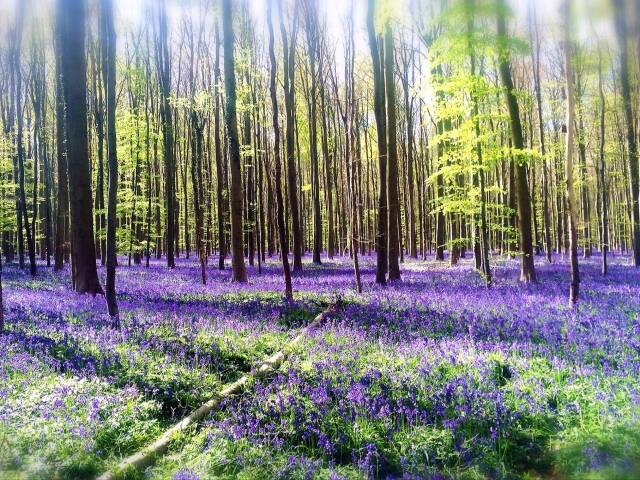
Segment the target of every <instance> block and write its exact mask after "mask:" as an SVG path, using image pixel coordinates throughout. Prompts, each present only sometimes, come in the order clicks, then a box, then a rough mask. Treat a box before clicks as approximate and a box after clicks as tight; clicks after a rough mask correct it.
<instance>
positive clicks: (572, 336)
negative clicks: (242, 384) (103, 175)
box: [0, 256, 640, 479]
mask: <svg viewBox="0 0 640 480" xmlns="http://www.w3.org/2000/svg"><path fill="white" fill-rule="evenodd" d="M598 260H599V259H598V257H594V258H591V259H584V260H582V259H581V273H582V285H581V287H582V291H583V295H582V299H581V301H580V302H579V304H578V306H577V308H573V307H571V306H570V304H569V302H568V300H567V289H568V280H567V279H568V266H567V264H566V261H565V260H564V259H563V258H561V257H557V258H554V263H553V264H551V265H549V264H546V263H545V262H543V261H542V260H540V261H539V263H538V265H537V268H538V272H539V284H535V285H522V284H520V283H519V282H518V281H517V274H518V265H517V262H516V260H502V261H498V264H497V265H496V267H495V282H494V285H493V287H492V288H491V289H487V288H485V287H484V283H483V281H482V279H481V278H480V277H479V276H478V274H477V273H476V272H475V271H474V270H473V268H472V266H471V264H470V263H469V261H468V260H465V261H464V262H462V263H461V265H460V266H457V267H448V266H447V265H444V264H437V263H435V262H433V261H427V262H418V261H408V262H407V263H405V264H404V265H403V281H402V283H399V284H396V285H390V286H387V287H385V288H382V287H378V286H375V283H374V274H375V272H374V259H370V258H366V257H365V258H364V260H363V280H364V293H363V294H362V295H360V296H357V295H355V293H354V291H353V274H352V267H351V263H350V261H349V259H348V258H340V259H336V260H335V261H326V262H325V263H324V264H323V265H322V266H313V265H311V264H310V263H307V262H305V270H304V272H303V273H302V274H301V275H299V276H294V278H293V284H294V297H295V300H294V302H293V303H291V304H286V303H285V302H284V300H283V299H282V296H281V291H282V278H281V270H280V267H279V265H278V264H277V262H275V260H274V261H273V262H268V263H267V265H266V266H264V267H263V271H262V273H261V274H258V273H257V270H256V269H250V271H249V278H250V280H249V283H248V284H247V285H240V286H239V285H238V284H233V283H231V282H230V274H229V272H228V271H224V272H219V271H218V270H215V269H214V268H209V272H208V273H209V283H208V285H206V286H203V285H201V284H200V283H199V269H198V266H197V264H196V261H194V260H185V259H180V260H179V262H178V266H177V267H176V268H175V269H174V270H173V271H170V272H169V271H167V270H166V268H165V267H164V266H162V265H160V264H153V263H152V266H151V267H150V268H148V269H147V268H145V267H144V266H135V267H126V266H121V267H120V268H119V269H118V282H117V286H118V298H119V303H120V310H121V314H122V325H123V328H122V331H121V332H118V331H116V330H114V329H112V328H111V327H110V325H109V320H108V316H107V315H106V308H105V306H104V299H103V298H102V297H96V298H91V297H89V296H82V295H77V294H75V293H73V292H72V291H71V290H70V288H69V286H68V285H67V282H68V272H62V273H60V274H53V273H51V272H50V271H48V270H45V269H44V268H43V269H42V272H43V273H42V274H41V275H39V277H37V279H36V280H32V279H31V278H30V277H29V276H28V274H27V273H23V272H19V271H17V270H16V269H15V268H13V267H11V266H9V267H8V268H6V269H5V271H4V285H5V308H6V324H7V329H8V333H7V334H5V335H3V336H1V337H0V353H1V360H0V376H1V378H2V384H1V387H0V442H2V444H3V445H4V447H3V448H0V471H2V472H4V473H2V477H3V478H91V477H94V476H96V475H97V474H99V473H100V472H102V471H103V470H105V469H107V468H109V467H110V466H113V465H114V464H115V463H116V462H117V461H118V460H119V459H121V458H122V457H124V456H126V455H129V454H131V453H134V452H135V451H137V450H138V449H140V448H142V447H143V446H144V445H145V444H147V443H149V442H150V441H151V440H153V439H154V438H155V437H157V436H158V435H159V434H160V433H161V432H162V431H164V430H165V429H166V428H168V427H169V426H170V425H171V424H173V423H174V422H175V421H177V420H178V419H179V418H181V417H183V416H184V415H185V414H187V413H188V412H190V411H191V410H193V409H194V408H196V407H197V406H199V405H200V404H201V403H203V402H204V401H206V400H207V399H208V398H209V397H211V396H212V395H213V394H214V393H215V392H216V391H218V390H219V388H220V387H221V386H222V385H224V384H226V383H228V382H231V381H233V380H235V379H237V378H238V377H239V376H241V375H242V374H244V373H247V372H250V371H251V370H252V368H254V367H256V366H257V365H259V364H260V361H261V360H262V359H263V358H265V357H266V356H267V355H269V354H271V353H273V352H275V351H277V350H279V349H280V348H281V347H282V346H283V345H285V344H286V342H287V340H288V339H289V338H291V337H292V336H294V335H295V334H296V333H297V332H298V331H299V329H300V328H301V327H302V326H304V325H305V324H306V323H307V322H308V321H309V320H311V319H312V318H313V317H314V316H315V315H316V314H317V313H318V312H319V311H321V310H322V309H323V308H324V307H325V306H326V305H327V304H329V303H331V302H333V301H335V299H336V298H338V297H340V298H341V300H342V303H343V305H344V308H343V310H342V312H341V313H340V314H339V315H338V316H337V317H336V318H334V319H332V320H331V321H330V322H329V323H327V324H326V325H324V326H323V327H321V328H319V329H317V330H315V331H314V332H313V333H312V334H311V335H310V336H309V337H307V339H306V340H305V342H304V343H303V345H301V346H300V347H299V348H297V349H296V351H294V352H293V354H292V355H291V356H290V357H289V359H288V360H287V361H286V363H285V365H284V366H283V367H282V368H281V369H280V370H279V371H278V372H277V373H276V374H273V375H271V376H269V377H267V378H264V379H262V380H260V381H255V382H253V383H252V384H251V385H250V386H249V387H248V388H247V391H246V392H245V393H244V394H243V395H240V396H235V397H232V398H231V399H229V400H227V401H226V402H225V404H224V406H223V408H222V409H221V410H219V411H218V412H215V413H214V414H212V415H211V417H210V418H208V419H207V421H206V422H205V425H204V427H203V428H201V429H199V430H197V431H196V430H194V431H193V432H192V434H191V435H186V436H185V438H181V439H177V440H176V442H174V445H173V446H172V448H171V451H170V452H169V454H168V455H167V456H165V457H164V458H162V459H160V460H159V462H158V463H157V464H156V466H155V467H152V468H151V469H149V470H148V471H147V472H146V473H145V476H146V477H149V478H175V479H186V478H189V479H195V478H367V477H369V478H470V479H471V478H473V479H475V478H529V479H533V478H602V479H605V478H638V476H640V417H639V413H640V391H639V390H640V383H639V380H640V319H639V317H638V312H640V271H638V270H636V269H633V268H631V267H629V266H628V258H627V257H623V256H617V257H616V258H614V259H613V262H612V265H611V266H610V273H609V276H607V277H602V276H600V273H599V265H598Z"/></svg>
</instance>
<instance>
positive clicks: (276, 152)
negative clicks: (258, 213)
mask: <svg viewBox="0 0 640 480" xmlns="http://www.w3.org/2000/svg"><path fill="white" fill-rule="evenodd" d="M271 4H272V2H267V25H268V29H269V61H270V62H271V69H270V71H269V93H270V95H271V112H272V121H273V141H274V143H273V163H274V167H275V172H274V173H275V190H276V210H277V211H276V217H277V222H278V239H279V241H280V254H281V256H282V271H283V274H284V294H285V297H286V298H287V299H288V300H291V299H293V289H292V286H291V268H290V267H289V245H288V242H287V232H286V228H285V221H284V201H283V198H282V166H281V159H280V125H279V123H278V122H279V118H278V95H277V90H276V73H277V72H276V69H277V66H278V64H277V62H276V54H275V48H274V34H273V23H272V20H271ZM281 13H282V12H281Z"/></svg>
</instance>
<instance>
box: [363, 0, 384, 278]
mask: <svg viewBox="0 0 640 480" xmlns="http://www.w3.org/2000/svg"><path fill="white" fill-rule="evenodd" d="M374 14H375V0H368V8H367V32H368V35H369V50H370V51H371V61H372V63H373V90H374V97H373V109H374V114H375V118H376V131H377V139H378V170H379V171H378V174H379V176H380V179H379V185H378V223H377V229H376V283H378V284H380V285H384V284H385V283H386V282H387V279H386V276H387V267H388V256H387V224H388V218H387V132H386V125H385V123H386V121H385V116H386V115H385V93H384V76H383V71H382V68H383V67H382V62H381V60H380V57H381V52H380V49H379V46H378V36H377V35H376V31H375V25H374Z"/></svg>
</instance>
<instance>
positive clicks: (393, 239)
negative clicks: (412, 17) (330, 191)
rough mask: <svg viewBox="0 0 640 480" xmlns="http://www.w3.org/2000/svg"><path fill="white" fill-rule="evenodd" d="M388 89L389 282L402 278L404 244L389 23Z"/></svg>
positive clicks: (391, 33)
mask: <svg viewBox="0 0 640 480" xmlns="http://www.w3.org/2000/svg"><path fill="white" fill-rule="evenodd" d="M384 50H385V59H384V60H385V69H384V70H385V90H386V93H387V162H388V171H387V173H388V177H387V191H388V194H387V198H388V208H387V211H388V219H389V220H388V221H389V223H388V225H387V228H388V239H389V240H388V251H389V281H396V280H400V264H399V263H398V257H399V256H400V255H399V253H400V252H399V247H400V244H399V242H400V228H399V221H400V218H399V217H400V215H399V212H400V201H399V192H398V146H397V141H398V139H397V134H396V128H397V125H396V87H395V83H394V79H393V32H392V30H391V25H390V24H389V23H387V25H386V27H385V33H384Z"/></svg>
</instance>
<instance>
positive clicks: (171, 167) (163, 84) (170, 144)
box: [156, 0, 177, 268]
mask: <svg viewBox="0 0 640 480" xmlns="http://www.w3.org/2000/svg"><path fill="white" fill-rule="evenodd" d="M158 24H159V25H158V38H157V41H156V61H157V66H158V78H159V80H160V93H161V96H162V100H161V102H160V116H161V118H162V142H163V143H162V145H163V147H164V160H165V166H164V173H165V182H164V184H165V192H164V195H165V211H166V212H165V213H166V216H167V224H166V231H165V245H166V247H165V248H166V253H167V267H169V268H173V267H175V258H174V251H175V249H174V245H175V243H174V242H175V240H174V239H175V235H176V230H177V229H176V193H175V152H174V141H173V118H172V109H171V105H170V104H169V97H170V96H171V64H170V56H169V49H168V46H167V12H166V7H165V0H160V2H159V3H158Z"/></svg>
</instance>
